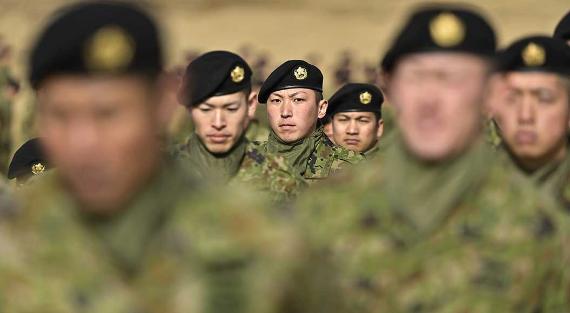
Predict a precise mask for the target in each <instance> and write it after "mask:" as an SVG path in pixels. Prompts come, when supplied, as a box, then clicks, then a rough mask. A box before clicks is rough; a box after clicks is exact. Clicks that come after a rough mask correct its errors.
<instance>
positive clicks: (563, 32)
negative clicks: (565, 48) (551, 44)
mask: <svg viewBox="0 0 570 313" xmlns="http://www.w3.org/2000/svg"><path fill="white" fill-rule="evenodd" d="M554 38H558V39H562V40H564V41H566V43H568V44H569V45H570V11H568V13H566V15H565V16H564V17H563V18H562V19H561V20H560V22H558V25H556V28H555V29H554Z"/></svg>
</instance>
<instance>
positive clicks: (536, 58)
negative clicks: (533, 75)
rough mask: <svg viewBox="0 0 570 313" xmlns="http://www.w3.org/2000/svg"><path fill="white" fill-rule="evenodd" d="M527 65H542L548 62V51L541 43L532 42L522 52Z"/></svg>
mask: <svg viewBox="0 0 570 313" xmlns="http://www.w3.org/2000/svg"><path fill="white" fill-rule="evenodd" d="M521 56H522V59H523V61H524V64H525V65H526V66H541V65H544V63H545V62H546V53H545V51H544V48H543V47H541V46H540V45H538V44H536V43H534V42H531V43H529V44H528V45H527V46H526V48H524V50H523V51H522V53H521Z"/></svg>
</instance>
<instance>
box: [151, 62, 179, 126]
mask: <svg viewBox="0 0 570 313" xmlns="http://www.w3.org/2000/svg"><path fill="white" fill-rule="evenodd" d="M155 84H156V87H155V88H156V90H157V97H158V98H157V100H158V103H157V106H158V107H157V111H156V114H157V117H158V119H159V123H160V124H161V126H162V127H168V125H169V124H170V122H171V120H172V119H173V117H174V115H175V112H176V111H177V109H178V108H179V106H180V104H179V102H178V80H177V79H176V77H175V76H174V75H173V74H171V73H163V74H161V75H160V77H159V78H158V80H157V81H156V83H155Z"/></svg>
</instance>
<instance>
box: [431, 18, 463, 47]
mask: <svg viewBox="0 0 570 313" xmlns="http://www.w3.org/2000/svg"><path fill="white" fill-rule="evenodd" d="M429 31H430V35H431V37H432V39H433V41H434V42H435V43H436V44H437V45H439V46H440V47H443V48H449V47H453V46H456V45H458V44H460V43H461V42H463V40H464V39H465V26H464V24H463V22H462V21H461V20H460V19H459V18H458V17H457V16H455V15H454V14H452V13H447V12H444V13H441V14H439V15H438V16H436V17H435V18H434V19H433V20H431V22H430V24H429Z"/></svg>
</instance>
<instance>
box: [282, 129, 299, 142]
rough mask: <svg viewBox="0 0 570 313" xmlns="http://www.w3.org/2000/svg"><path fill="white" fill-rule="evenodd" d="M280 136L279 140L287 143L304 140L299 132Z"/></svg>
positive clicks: (284, 133)
mask: <svg viewBox="0 0 570 313" xmlns="http://www.w3.org/2000/svg"><path fill="white" fill-rule="evenodd" d="M278 135H279V139H281V140H282V141H284V142H286V143H291V142H295V141H298V140H299V139H302V136H301V135H299V132H280V133H278Z"/></svg>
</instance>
